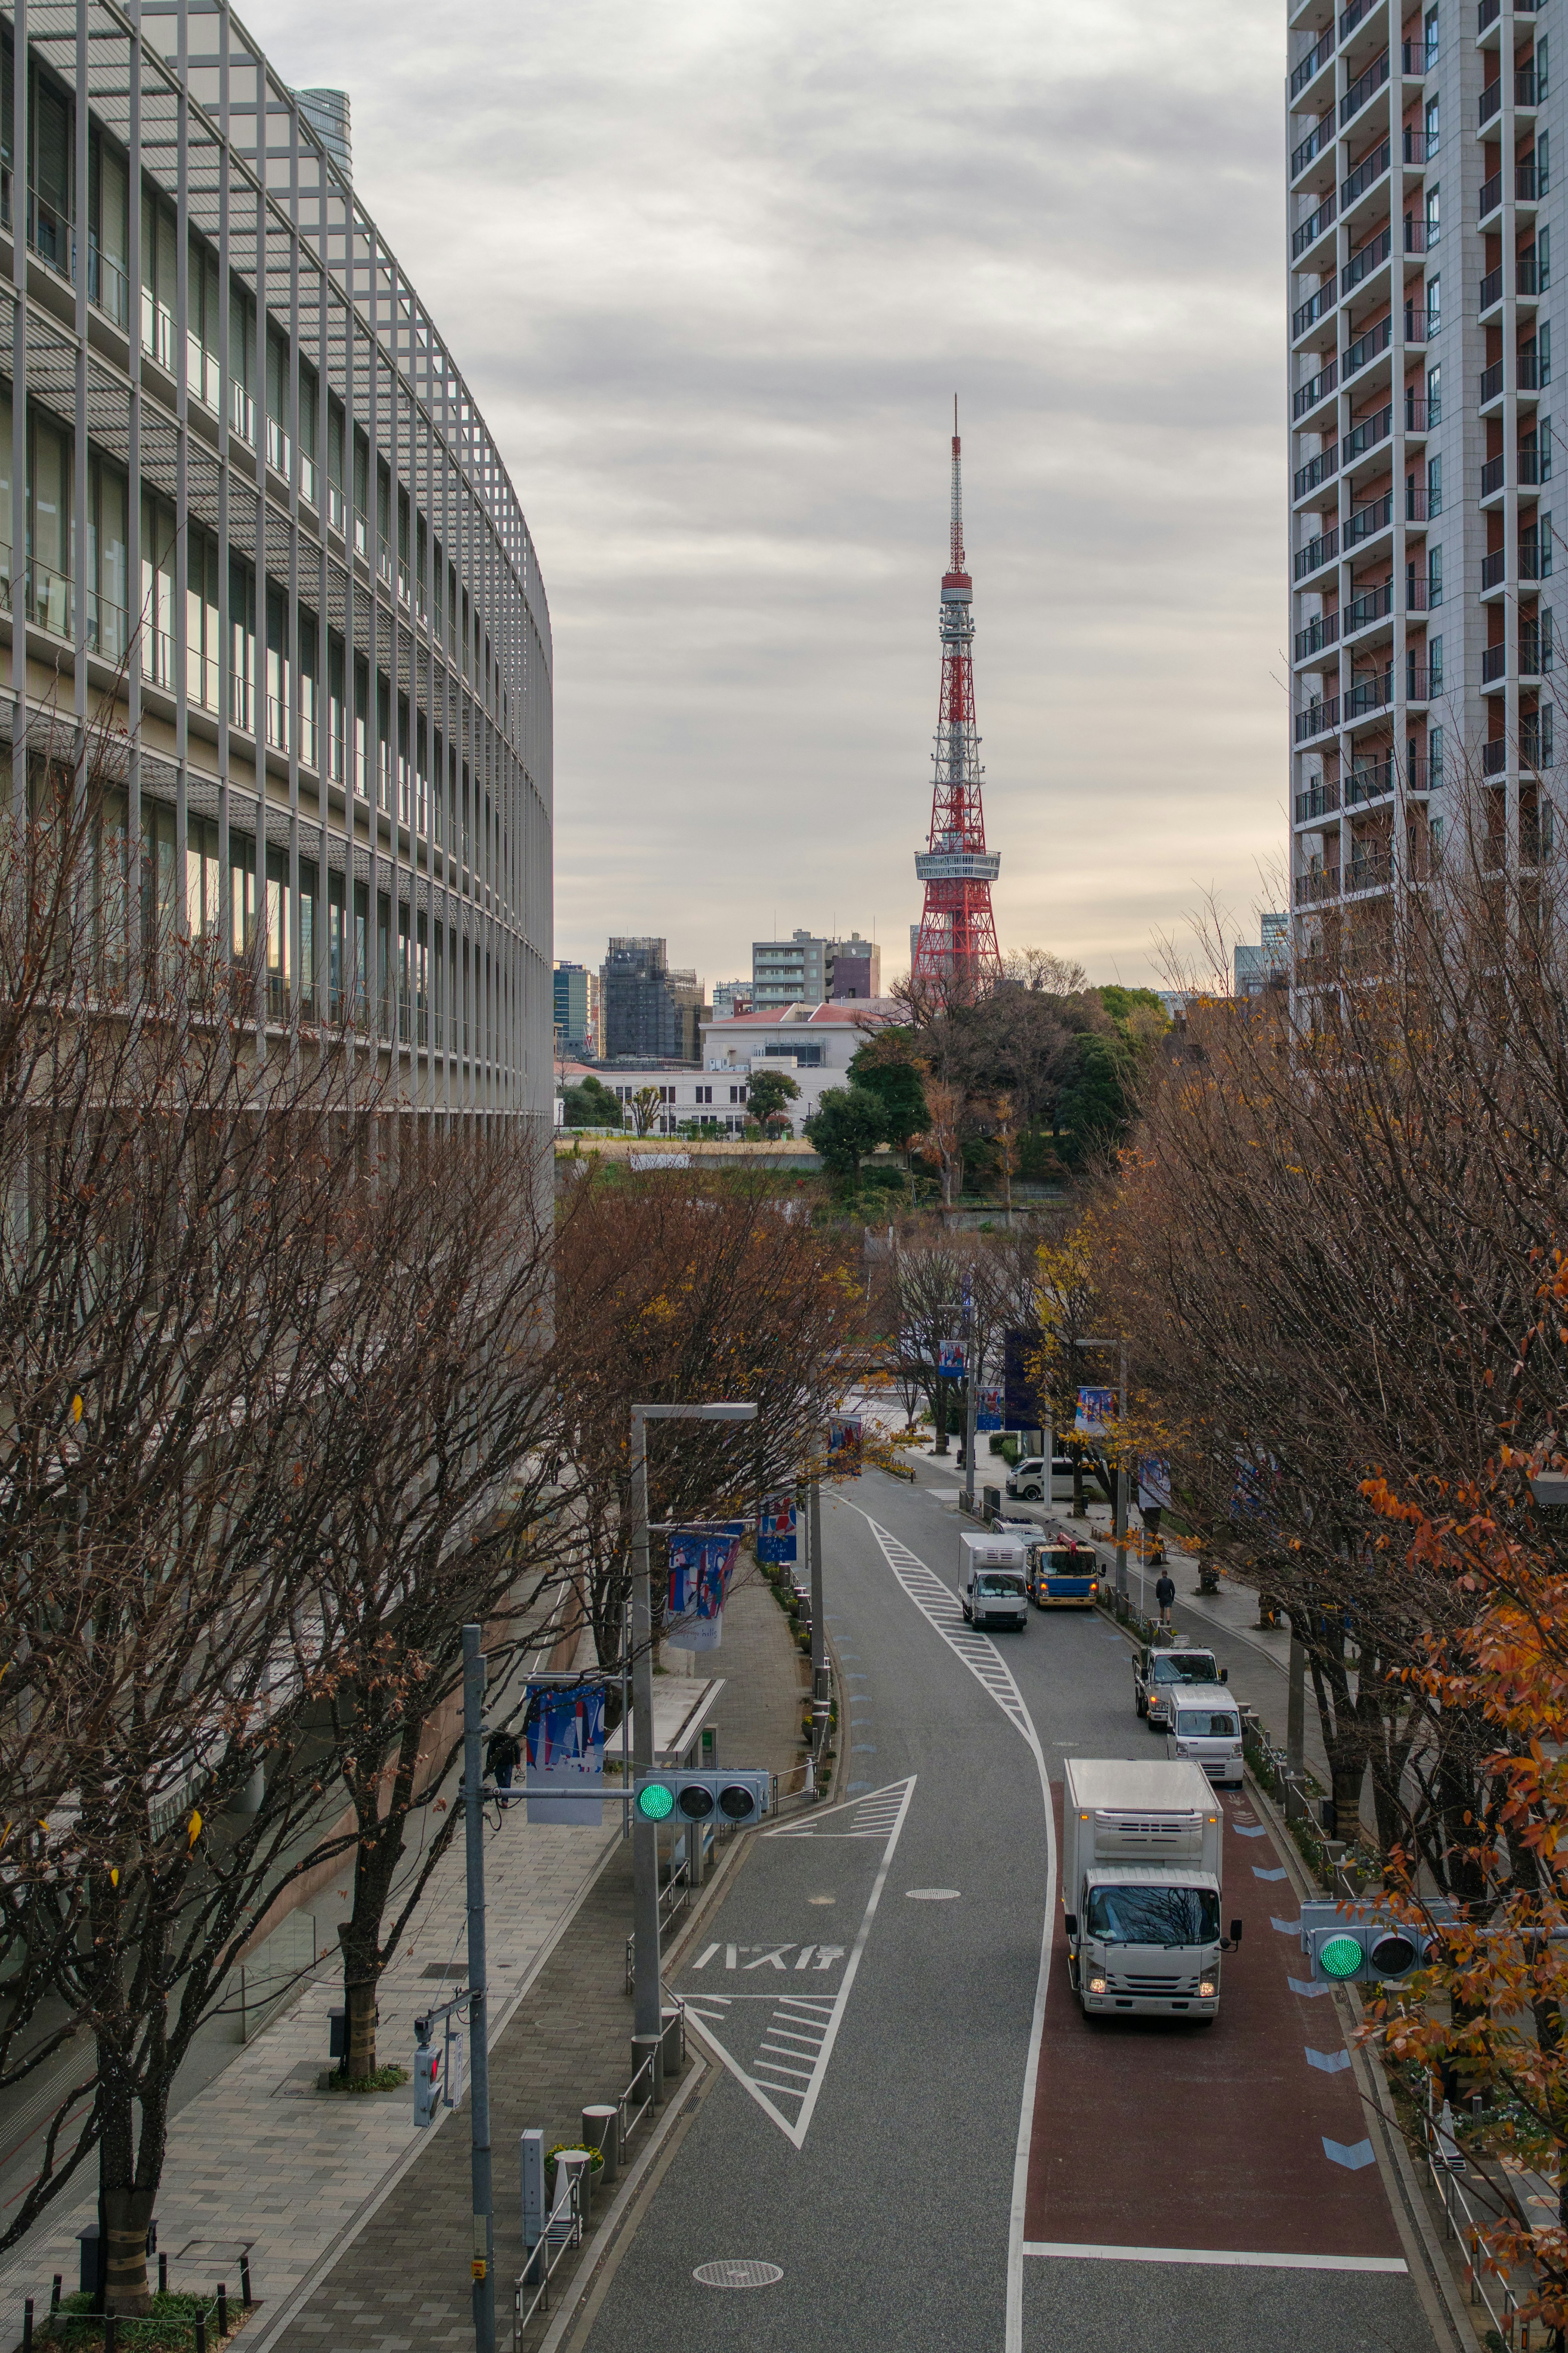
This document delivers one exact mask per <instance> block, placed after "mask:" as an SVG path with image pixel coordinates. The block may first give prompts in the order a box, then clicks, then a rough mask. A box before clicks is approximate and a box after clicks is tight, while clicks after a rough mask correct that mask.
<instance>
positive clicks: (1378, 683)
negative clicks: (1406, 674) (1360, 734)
mask: <svg viewBox="0 0 1568 2353" xmlns="http://www.w3.org/2000/svg"><path fill="white" fill-rule="evenodd" d="M1393 700H1394V672H1393V671H1392V670H1384V671H1383V672H1382V673H1381V674H1379V673H1377V672H1375V671H1374V672H1373V675H1372V677H1370V678H1358V679H1354V680H1352V683H1351V691H1350V692H1349V693H1348V694H1347V695H1346V697H1345V717H1346V718H1347V719H1364V718H1365V717H1366V716H1367V714H1368V712H1373V711H1384V710H1386V709H1387V707H1388V705H1389V704H1390V703H1391V702H1393Z"/></svg>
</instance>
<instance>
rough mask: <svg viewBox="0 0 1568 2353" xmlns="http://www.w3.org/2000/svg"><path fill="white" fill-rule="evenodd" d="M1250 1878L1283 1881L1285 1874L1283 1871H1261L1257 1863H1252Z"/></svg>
mask: <svg viewBox="0 0 1568 2353" xmlns="http://www.w3.org/2000/svg"><path fill="white" fill-rule="evenodd" d="M1252 1876H1253V1877H1254V1879H1283V1878H1284V1876H1285V1873H1284V1871H1283V1870H1279V1871H1263V1870H1260V1869H1259V1867H1258V1864H1257V1863H1254V1864H1253V1866H1252Z"/></svg>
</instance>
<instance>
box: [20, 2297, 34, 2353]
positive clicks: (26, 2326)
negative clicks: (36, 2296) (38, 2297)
mask: <svg viewBox="0 0 1568 2353" xmlns="http://www.w3.org/2000/svg"><path fill="white" fill-rule="evenodd" d="M22 2353H33V2299H32V2297H31V2296H29V2297H28V2298H27V2301H26V2304H25V2305H24V2306H22Z"/></svg>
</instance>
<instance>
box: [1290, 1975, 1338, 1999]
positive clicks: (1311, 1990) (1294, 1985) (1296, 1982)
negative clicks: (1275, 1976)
mask: <svg viewBox="0 0 1568 2353" xmlns="http://www.w3.org/2000/svg"><path fill="white" fill-rule="evenodd" d="M1285 1982H1286V1984H1287V1985H1288V1986H1289V1989H1290V1990H1291V1992H1292V1993H1303V1994H1305V1995H1307V1997H1308V1998H1309V2000H1310V1999H1311V1998H1312V1997H1313V1996H1315V1995H1317V1994H1320V1993H1328V1992H1329V1991H1330V1990H1331V1989H1330V1988H1329V1987H1328V1986H1327V1985H1311V1984H1309V1982H1308V1980H1307V1979H1306V1978H1286V1980H1285Z"/></svg>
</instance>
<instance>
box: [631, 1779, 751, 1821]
mask: <svg viewBox="0 0 1568 2353" xmlns="http://www.w3.org/2000/svg"><path fill="white" fill-rule="evenodd" d="M772 1804H773V1775H772V1774H771V1773H756V1772H749V1771H742V1772H731V1773H650V1774H647V1775H646V1776H645V1777H644V1778H642V1779H640V1780H639V1781H638V1783H637V1788H636V1791H635V1793H634V1796H633V1799H632V1812H633V1815H634V1816H635V1818H636V1820H637V1821H639V1822H651V1823H653V1825H654V1826H655V1828H656V1829H657V1828H658V1825H659V1824H660V1823H661V1822H668V1823H669V1825H670V1826H671V1828H672V1829H674V1830H681V1829H684V1827H685V1826H686V1824H687V1823H688V1822H710V1823H711V1824H712V1825H713V1827H714V1828H715V1830H718V1829H721V1827H722V1826H723V1825H724V1824H725V1823H729V1824H730V1825H731V1828H733V1829H735V1830H746V1829H748V1828H749V1827H750V1825H751V1824H752V1823H753V1822H760V1821H761V1820H763V1817H764V1816H765V1815H766V1814H767V1813H768V1812H769V1810H771V1808H772Z"/></svg>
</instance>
